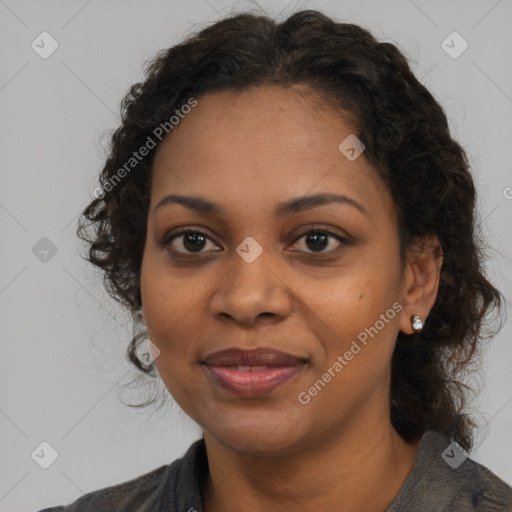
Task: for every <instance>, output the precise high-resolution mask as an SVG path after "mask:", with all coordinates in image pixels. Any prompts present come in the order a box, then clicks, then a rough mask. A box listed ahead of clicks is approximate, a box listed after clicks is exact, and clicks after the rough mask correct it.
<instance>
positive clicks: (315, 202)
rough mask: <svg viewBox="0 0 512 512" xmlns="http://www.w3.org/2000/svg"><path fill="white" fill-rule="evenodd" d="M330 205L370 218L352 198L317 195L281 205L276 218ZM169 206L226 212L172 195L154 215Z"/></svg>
mask: <svg viewBox="0 0 512 512" xmlns="http://www.w3.org/2000/svg"><path fill="white" fill-rule="evenodd" d="M329 203H341V204H348V205H350V206H353V207H354V208H356V209H357V210H359V211H360V212H361V213H363V214H364V215H366V216H369V214H368V210H367V209H366V208H365V207H364V206H363V205H361V204H360V203H358V202H357V201H356V200H355V199H352V198H351V197H348V196H345V195H340V194H328V193H324V194H316V195H312V196H303V197H297V198H294V199H290V200H288V201H285V202H282V203H279V204H278V205H277V208H276V217H286V216H289V215H292V214H294V213H300V212H303V211H306V210H309V209H312V208H316V207H318V206H323V205H326V204H329ZM169 204H181V205H183V206H185V207H187V208H190V209H191V210H195V211H197V212H199V213H204V214H207V215H223V214H224V210H223V209H222V207H221V206H220V205H218V204H217V203H214V202H212V201H210V200H208V199H205V198H202V197H191V196H181V195H178V194H170V195H168V196H165V197H164V198H163V199H161V200H160V201H159V202H158V204H157V205H156V206H155V207H154V209H153V214H154V213H156V212H157V210H159V209H160V208H162V207H163V206H165V205H169Z"/></svg>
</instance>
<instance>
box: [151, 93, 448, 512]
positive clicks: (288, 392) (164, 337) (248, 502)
mask: <svg viewBox="0 0 512 512" xmlns="http://www.w3.org/2000/svg"><path fill="white" fill-rule="evenodd" d="M348 119H349V117H348V116H342V115H339V112H337V113H335V112H334V111H333V110H332V109H331V108H330V107H328V106H321V105H319V102H318V101H317V99H316V98H315V97H314V93H313V92H312V91H309V90H307V89H304V88H302V89H296V90H291V89H284V88H280V87H270V86H268V87H263V88H258V89H251V90H248V91H244V92H217V93H212V94H207V95H205V96H201V97H200V98H198V104H197V106H196V107H195V108H193V109H192V111H191V112H190V113H189V114H187V115H186V117H185V118H184V119H183V120H181V121H180V123H179V125H177V126H176V127H175V128H174V129H173V130H172V132H171V133H170V134H169V135H168V136H167V137H166V138H165V139H164V140H163V142H162V144H161V145H160V146H159V148H158V150H157V154H156V155H155V161H154V175H153V181H152V188H151V202H150V211H149V215H148V223H147V238H146V244H145V249H144V257H143V263H142V269H141V293H142V303H143V314H144V318H145V322H146V325H147V328H148V333H149V338H150V339H151V341H152V342H153V343H154V344H155V345H156V346H157V347H158V349H159V350H160V354H159V356H158V357H157V358H156V365H157V368H158V371H159V374H160V375H161V377H162V379H163V381H164V383H165V386H166V387H167V389H168V390H169V392H170V393H171V395H172V396H173V398H174V399H175V400H176V401H177V402H178V404H179V405H180V406H181V408H182V409H183V410H184V411H185V412H186V413H187V414H188V415H189V416H190V417H191V418H192V419H193V420H194V421H196V422H197V423H198V424H199V425H200V426H201V428H202V430H203V433H204V438H205V442H206V449H207V455H208V462H209V475H208V476H207V478H206V479H205V480H204V481H203V482H202V483H201V492H202V496H203V503H204V508H205V510H206V511H207V512H217V511H219V512H220V511H223V512H231V511H235V510H240V504H241V503H243V507H242V509H243V510H251V512H259V511H266V512H268V511H277V510H294V509H299V510H338V509H339V510H341V509H343V510H344V511H345V512H351V511H360V510H365V511H367V512H372V511H375V512H377V511H384V510H385V508H386V507H387V506H388V505H389V504H390V503H391V502H392V501H393V499H394V498H395V497H396V495H397V493H398V491H399V490H400V487H401V486H402V484H403V482H404V481H405V479H406V478H407V476H408V474H409V472H410V471H411V469H412V466H413V463H414V457H415V454H416V450H417V447H418V444H419V441H417V442H414V443H412V444H407V443H406V442H405V441H404V440H402V438H401V437H400V436H399V435H398V434H397V432H396V431H395V430H394V428H393V427H392V425H391V423H390V418H389V408H390V403H389V388H390V362H391V356H392V352H393V348H394V345H395V341H396V337H397V335H398V332H399V331H400V330H401V331H403V332H404V333H407V334H410V333H412V332H413V330H412V327H411V321H410V317H411V315H412V314H418V315H420V316H421V318H422V319H423V321H425V319H426V317H427V316H428V313H429V311H430V309H431V308H432V306H433V304H434V301H435V297H436V294H437V288H438V283H439V269H440V266H441V265H440V261H438V260H436V258H435V257H434V252H433V250H432V246H427V248H425V249H424V250H423V252H418V251H409V252H408V255H407V263H406V265H405V266H404V267H402V266H401V263H400V258H399V241H398V233H397V222H396V212H395V208H394V203H393V200H392V198H391V196H390V194H389V191H388V190H387V188H386V186H385V185H384V183H383V182H382V181H381V180H380V178H379V177H378V175H377V173H376V170H375V169H374V168H373V167H372V165H371V164H370V163H369V162H368V161H367V160H366V159H365V158H364V153H363V154H362V155H361V156H360V157H358V158H357V159H356V160H354V161H350V160H349V159H347V158H346V157H345V156H344V154H342V153H341V151H340V150H339V149H338V146H339V144H340V143H341V142H342V141H343V140H344V139H345V138H346V137H347V136H348V135H349V134H352V133H357V131H356V130H355V128H354V126H353V125H352V124H351V123H350V122H349V121H348ZM322 192H326V193H337V194H344V195H346V196H349V197H350V198H352V199H354V200H355V201H357V202H358V203H359V204H361V205H362V206H363V207H364V209H365V210H366V213H362V212H361V211H359V210H358V209H357V208H355V207H353V206H351V205H349V204H342V203H334V202H333V203H329V204H326V205H322V206H318V207H316V208H313V209H309V210H305V211H303V212H300V213H294V214H292V215H290V216H288V217H283V218H278V217H276V215H275V209H276V206H277V205H278V203H280V202H281V201H285V200H288V199H292V198H297V197H302V196H304V195H312V194H317V193H322ZM171 193H172V194H180V195H187V196H198V197H203V198H207V199H209V200H211V201H214V202H215V203H218V204H219V205H220V206H221V207H222V209H223V210H224V213H223V214H218V215H211V214H204V213H199V212H196V211H194V210H192V209H189V208H187V207H185V206H183V205H180V204H168V205H166V206H163V207H162V208H160V209H158V210H157V211H156V212H154V211H153V210H154V207H155V205H156V204H157V203H158V202H159V201H160V200H161V199H162V198H164V197H165V196H167V195H168V194H171ZM184 226H186V227H190V228H194V229H196V230H197V231H199V232H200V233H202V234H203V235H205V236H206V237H208V238H206V241H205V243H204V244H203V245H202V246H201V245H197V242H196V246H197V247H198V250H199V251H200V253H199V254H197V253H195V252H191V249H190V247H191V246H190V245H189V246H185V245H183V243H184V237H183V236H181V237H177V238H175V239H174V240H173V241H172V242H169V244H168V245H167V247H165V246H162V245H160V244H159V242H161V241H162V240H163V239H164V237H165V235H166V234H169V233H171V232H175V231H176V228H178V227H184ZM313 227H314V228H315V229H316V233H322V228H324V229H325V228H329V229H331V230H334V231H335V232H336V233H338V234H339V235H340V236H342V237H347V238H349V240H352V243H351V244H349V245H345V244H342V243H340V242H339V241H337V240H336V238H335V237H330V238H329V239H328V241H329V242H328V245H327V246H326V247H325V248H324V249H323V250H321V249H319V246H318V245H314V241H313V244H311V242H310V243H309V244H307V243H306V242H307V240H308V238H307V237H306V236H303V233H304V232H305V231H307V230H308V229H309V228H313ZM248 236H250V237H252V238H254V239H255V240H256V241H257V242H258V244H259V245H260V246H261V248H262V253H261V254H260V255H259V256H258V257H257V258H256V260H255V261H253V262H252V263H247V262H246V261H245V260H244V259H242V258H241V257H240V256H239V255H238V253H237V252H236V248H237V247H238V246H239V245H240V244H241V242H242V241H243V240H244V239H245V238H246V237H248ZM185 238H186V237H185ZM434 242H435V240H434ZM187 247H188V252H187ZM193 247H194V245H192V250H193ZM179 254H181V255H182V257H181V259H176V257H177V255H179ZM187 258H188V259H187ZM187 261H188V263H187ZM395 302H396V303H399V304H400V305H402V309H401V311H400V312H399V313H397V314H396V316H395V317H394V318H393V319H389V321H388V322H387V323H385V326H384V328H382V329H381V330H380V331H379V332H378V334H377V335H375V336H374V337H373V338H369V342H368V344H367V345H366V346H363V348H362V350H361V351H360V352H359V353H357V355H355V356H354V357H353V359H352V360H351V361H349V362H348V364H347V365H346V366H344V367H343V369H342V371H340V372H339V373H336V376H335V377H333V378H332V379H331V381H330V382H329V383H328V384H327V385H326V386H325V387H324V388H323V389H322V390H321V391H320V392H318V393H317V395H316V396H314V397H312V398H311V400H310V402H309V403H308V404H306V405H304V404H302V403H301V402H300V401H299V400H298V395H299V393H301V392H304V391H307V390H308V389H309V388H310V387H311V386H312V385H313V384H314V383H315V382H316V381H317V380H318V379H321V378H322V375H323V374H324V373H325V372H326V371H327V369H328V368H329V367H332V365H333V364H334V363H335V361H337V358H338V356H343V355H344V354H345V352H346V351H347V350H348V349H349V348H350V345H351V343H352V341H353V340H356V339H357V336H358V334H359V333H361V332H362V331H364V329H365V328H368V327H370V326H374V325H375V322H376V321H377V320H379V318H381V317H380V315H381V314H385V313H386V311H387V310H389V309H390V308H391V307H392V305H393V303H395ZM260 346H264V347H271V348H277V349H279V350H282V351H284V352H288V353H291V354H293V355H295V356H297V357H301V358H304V359H307V361H308V364H307V365H306V366H305V368H304V369H303V370H302V372H301V373H299V374H298V375H297V376H296V377H295V378H294V379H293V380H291V381H289V382H288V383H286V384H285V385H284V386H282V387H280V388H278V389H276V390H274V391H273V392H271V393H269V394H267V395H265V396H262V397H257V398H241V397H238V396H235V395H233V394H231V393H230V392H229V391H226V390H224V389H222V388H221V387H219V386H218V385H217V384H216V383H215V382H214V380H213V379H212V378H211V376H210V375H209V373H208V371H207V370H206V369H205V367H204V365H201V360H202V358H203V357H204V356H205V354H207V353H212V352H214V351H216V350H221V349H225V348H228V347H240V348H254V347H260Z"/></svg>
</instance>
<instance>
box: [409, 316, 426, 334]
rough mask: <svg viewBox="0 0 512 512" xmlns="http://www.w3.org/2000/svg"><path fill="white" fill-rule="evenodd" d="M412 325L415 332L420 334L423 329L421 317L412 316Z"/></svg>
mask: <svg viewBox="0 0 512 512" xmlns="http://www.w3.org/2000/svg"><path fill="white" fill-rule="evenodd" d="M411 325H412V328H413V330H414V332H420V331H421V329H423V323H422V322H421V317H420V315H412V316H411Z"/></svg>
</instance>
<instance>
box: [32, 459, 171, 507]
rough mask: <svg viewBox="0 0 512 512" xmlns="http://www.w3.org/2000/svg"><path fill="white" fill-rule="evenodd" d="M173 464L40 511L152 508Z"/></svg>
mask: <svg viewBox="0 0 512 512" xmlns="http://www.w3.org/2000/svg"><path fill="white" fill-rule="evenodd" d="M171 466H172V464H171V465H168V466H161V467H159V468H157V469H155V470H153V471H150V472H149V473H146V474H144V475H142V476H139V477H137V478H133V479H132V480H128V481H126V482H123V483H121V484H117V485H113V486H110V487H105V488H103V489H99V490H97V491H92V492H89V493H87V494H84V495H83V496H82V497H80V498H78V499H77V500H76V501H74V502H73V503H71V504H70V505H67V506H59V507H51V508H45V509H44V510H41V511H40V512H82V511H83V512H85V511H92V510H97V511H98V512H100V511H107V510H118V511H119V512H122V511H123V512H124V511H128V510H140V511H143V510H150V509H148V508H147V507H148V504H150V503H151V501H152V500H153V498H156V493H157V492H158V489H159V488H160V487H161V485H162V483H163V482H164V481H165V479H166V477H167V475H168V473H169V469H170V467H171Z"/></svg>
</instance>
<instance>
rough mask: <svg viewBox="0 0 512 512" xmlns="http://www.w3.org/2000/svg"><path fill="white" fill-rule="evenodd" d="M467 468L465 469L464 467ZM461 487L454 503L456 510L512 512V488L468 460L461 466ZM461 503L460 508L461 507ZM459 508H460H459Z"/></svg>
mask: <svg viewBox="0 0 512 512" xmlns="http://www.w3.org/2000/svg"><path fill="white" fill-rule="evenodd" d="M464 466H465V467H464ZM461 469H463V472H462V473H461V480H462V481H461V487H460V492H459V494H458V496H457V498H456V499H455V501H454V510H458V509H459V508H460V506H462V505H465V506H466V508H463V509H461V510H470V511H473V510H474V511H475V512H483V511H485V512H510V511H512V487H510V486H509V485H508V484H506V483H505V482H504V481H503V480H501V479H500V478H499V477H498V476H496V475H495V474H494V473H493V472H491V471H490V470H489V469H488V468H486V467H485V466H483V465H482V464H479V463H478V462H476V461H474V460H472V459H467V460H466V461H465V462H464V464H463V465H462V466H461ZM459 503H460V506H459ZM458 506H459V508H457V507H458Z"/></svg>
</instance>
